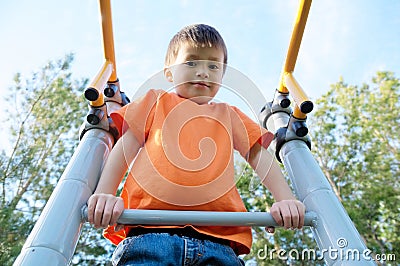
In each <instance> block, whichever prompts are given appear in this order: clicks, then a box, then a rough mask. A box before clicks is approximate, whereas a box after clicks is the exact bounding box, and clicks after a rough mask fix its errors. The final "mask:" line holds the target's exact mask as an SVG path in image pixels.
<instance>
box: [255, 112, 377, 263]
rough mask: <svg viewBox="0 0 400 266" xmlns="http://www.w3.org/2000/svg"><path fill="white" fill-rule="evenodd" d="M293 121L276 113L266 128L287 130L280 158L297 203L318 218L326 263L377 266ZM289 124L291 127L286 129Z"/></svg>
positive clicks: (317, 235) (317, 232) (315, 230)
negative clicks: (297, 135) (297, 131)
mask: <svg viewBox="0 0 400 266" xmlns="http://www.w3.org/2000/svg"><path fill="white" fill-rule="evenodd" d="M272 109H273V108H272ZM267 111H268V110H267ZM264 115H265V114H264ZM285 116H286V117H287V119H285V118H284V117H285ZM261 117H262V115H261V116H260V118H261ZM267 117H268V116H267ZM292 119H294V118H293V117H291V118H290V120H289V114H287V113H286V112H275V113H272V114H270V115H269V117H268V120H272V121H268V122H265V121H264V125H267V126H269V128H268V129H269V130H271V131H273V132H275V131H276V130H278V129H279V128H281V127H288V128H287V133H286V136H285V138H286V142H285V143H284V144H283V145H282V146H281V149H280V150H279V156H280V158H281V160H282V162H283V164H284V166H285V169H286V170H287V172H288V174H289V177H290V179H291V182H292V184H293V188H294V190H295V193H296V195H297V197H298V199H299V200H301V201H302V202H303V203H304V204H305V206H306V209H307V211H310V212H313V213H315V214H316V215H317V223H316V225H315V226H314V227H313V228H312V230H313V233H314V236H315V239H316V241H317V244H318V246H319V248H320V252H321V253H322V254H323V256H324V259H325V261H326V263H327V264H328V265H376V264H375V263H374V262H373V260H372V258H370V257H369V255H370V254H371V253H370V250H368V249H367V247H366V246H365V243H364V241H363V240H362V239H361V236H360V235H359V233H358V231H357V229H356V228H355V226H354V224H353V222H352V221H351V219H350V217H349V216H348V214H347V212H346V211H345V209H344V208H343V206H342V204H341V203H340V201H339V199H338V198H337V197H336V195H335V194H334V192H333V190H332V187H331V186H330V184H329V182H328V181H327V179H326V177H325V175H324V173H323V172H322V170H321V169H320V167H319V165H318V163H317V162H316V160H315V159H314V157H313V155H312V153H311V151H310V149H309V147H308V146H307V144H306V142H305V141H304V140H302V138H297V137H296V136H295V133H294V132H293V131H292V129H291V127H290V124H291V123H292V122H293V121H291V120H292ZM286 121H288V124H286V125H283V124H284V123H286Z"/></svg>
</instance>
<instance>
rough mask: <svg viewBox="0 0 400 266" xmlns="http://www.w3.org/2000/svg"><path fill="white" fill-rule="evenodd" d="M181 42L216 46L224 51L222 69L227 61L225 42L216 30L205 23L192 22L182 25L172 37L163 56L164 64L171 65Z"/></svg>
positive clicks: (195, 45) (200, 45) (201, 45)
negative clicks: (191, 23)
mask: <svg viewBox="0 0 400 266" xmlns="http://www.w3.org/2000/svg"><path fill="white" fill-rule="evenodd" d="M183 44H189V45H191V46H193V47H216V48H218V49H221V50H222V51H223V53H224V61H223V63H224V69H225V65H226V64H227V62H228V52H227V49H226V46H225V42H224V40H223V39H222V37H221V35H220V34H219V33H218V31H217V30H216V29H215V28H213V27H211V26H209V25H205V24H193V25H189V26H186V27H184V28H183V29H181V30H180V31H179V32H178V33H176V34H175V35H174V37H172V39H171V41H170V43H169V45H168V50H167V54H166V56H165V66H171V65H172V64H173V63H174V62H175V60H176V57H177V55H178V52H179V48H180V47H181V46H182V45H183Z"/></svg>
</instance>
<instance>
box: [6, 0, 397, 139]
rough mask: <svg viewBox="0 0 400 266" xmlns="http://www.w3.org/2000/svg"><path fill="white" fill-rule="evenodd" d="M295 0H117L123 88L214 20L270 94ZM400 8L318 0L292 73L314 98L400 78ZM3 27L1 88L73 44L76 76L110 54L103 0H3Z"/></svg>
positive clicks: (379, 0)
mask: <svg viewBox="0 0 400 266" xmlns="http://www.w3.org/2000/svg"><path fill="white" fill-rule="evenodd" d="M297 7H298V1H296V0H254V1H244V0H243V1H239V0H231V1H228V0H224V1H218V0H203V1H190V0H165V1H161V0H157V1H147V0H141V1H139V0H113V1H112V11H113V23H114V25H113V26H114V38H115V49H116V62H117V73H118V77H119V79H120V81H121V86H122V90H124V91H126V92H127V94H128V96H132V95H133V94H134V92H135V90H136V89H137V88H138V87H139V86H140V85H141V84H142V83H143V82H144V81H145V80H146V79H148V78H149V77H151V76H152V75H153V74H155V73H157V72H159V71H161V70H162V67H163V60H164V55H165V50H166V47H167V45H168V42H169V40H170V38H171V37H172V35H173V34H175V33H176V32H177V31H178V30H180V29H181V28H182V27H183V26H185V25H188V24H193V23H206V24H210V25H212V26H214V27H216V28H217V29H218V30H219V32H220V33H221V35H222V36H223V37H224V39H225V42H226V44H227V46H228V53H229V65H230V66H231V67H233V68H235V69H237V70H239V71H241V72H242V73H243V74H244V75H245V76H247V77H248V78H249V79H250V80H252V81H253V82H254V83H255V84H256V86H257V87H258V88H259V89H260V90H262V91H263V93H264V95H266V97H267V98H268V97H269V98H272V96H273V93H274V90H275V88H276V87H277V85H278V81H279V75H280V72H281V69H282V64H283V61H284V58H285V55H286V51H287V47H288V44H289V39H290V35H291V30H292V25H293V22H294V18H295V15H296V12H297ZM399 14H400V1H398V0H351V1H348V0H335V1H333V0H318V1H313V3H312V6H311V11H310V14H309V18H308V22H307V26H306V30H305V33H304V37H303V42H302V45H301V48H300V53H299V57H298V61H297V64H296V69H295V72H294V75H295V77H296V78H297V80H298V81H299V82H300V84H301V85H302V87H303V88H304V90H305V91H306V92H307V94H308V95H309V96H310V97H311V99H312V100H315V99H316V98H318V97H320V96H321V95H322V94H323V93H324V92H326V91H327V90H328V89H329V85H330V84H332V83H335V82H336V81H338V80H339V78H340V77H341V76H342V77H343V78H344V80H345V81H346V82H348V83H352V84H361V83H362V82H369V81H370V79H371V77H372V76H373V74H374V73H375V72H376V71H378V70H391V71H394V72H395V73H396V75H397V76H398V75H399V72H400V71H399V70H400V16H399ZM0 25H1V27H0V35H1V36H2V41H1V43H0V47H1V50H2V51H3V53H2V59H1V61H0V72H1V79H0V92H1V93H3V92H4V91H5V90H6V89H7V88H8V87H9V86H10V85H11V84H12V77H13V75H14V74H15V73H16V72H21V73H22V74H24V75H29V74H30V73H31V72H32V71H35V70H37V69H39V68H40V67H41V66H43V65H44V64H45V63H46V62H47V61H48V60H50V59H57V58H61V57H63V56H64V55H65V54H66V53H69V52H73V53H75V61H74V65H73V71H74V75H75V76H76V77H89V78H91V77H93V76H94V75H95V74H96V73H97V70H98V69H99V67H100V66H101V64H102V62H103V50H102V41H101V32H100V18H99V8H98V1H96V0H84V1H82V0H69V1H51V0H37V1H30V0H18V1H16V0H2V1H1V2H0ZM0 101H3V100H2V99H0ZM0 105H1V106H4V104H3V103H1V104H0ZM2 120H4V119H2ZM1 131H3V128H2V130H1ZM1 131H0V134H1ZM4 141H7V140H5V139H4V138H1V142H4Z"/></svg>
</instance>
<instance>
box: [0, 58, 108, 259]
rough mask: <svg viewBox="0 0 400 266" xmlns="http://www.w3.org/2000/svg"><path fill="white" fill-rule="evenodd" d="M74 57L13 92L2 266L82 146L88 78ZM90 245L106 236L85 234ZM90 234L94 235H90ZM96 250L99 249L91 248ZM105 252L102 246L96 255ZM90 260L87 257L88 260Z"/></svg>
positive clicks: (2, 156) (3, 171)
mask: <svg viewBox="0 0 400 266" xmlns="http://www.w3.org/2000/svg"><path fill="white" fill-rule="evenodd" d="M72 61H73V55H72V54H69V55H66V56H65V58H63V59H60V60H57V61H52V62H49V63H48V64H46V65H45V66H44V67H43V68H42V69H41V70H40V71H38V72H36V73H33V74H32V76H30V77H27V78H25V77H23V76H22V75H21V74H16V75H15V78H14V85H13V86H12V87H11V88H10V89H9V90H8V91H9V95H8V96H7V98H6V101H7V103H8V104H9V106H8V108H7V110H6V117H7V118H8V119H7V120H8V121H5V123H6V124H7V125H10V130H9V133H10V139H9V140H10V142H11V143H12V145H11V147H12V148H11V150H10V151H4V150H2V151H1V153H0V189H1V190H0V191H1V196H0V223H1V225H2V226H1V228H0V264H1V265H11V264H12V263H13V261H14V260H15V259H16V257H17V256H18V254H19V252H20V250H21V247H22V245H23V244H24V242H25V240H26V238H27V236H28V235H29V233H30V231H31V229H32V228H33V225H34V224H35V222H36V220H37V218H38V216H39V215H40V213H41V211H42V209H43V207H44V205H45V204H46V202H47V200H48V198H49V197H50V195H51V193H52V191H53V189H54V187H55V185H56V183H57V181H58V180H59V178H60V177H61V175H62V172H63V171H64V168H65V167H66V165H67V163H68V162H69V159H70V158H71V156H72V154H73V152H74V149H75V148H76V146H77V144H78V128H79V126H80V125H81V124H82V122H83V119H84V117H85V113H86V112H87V107H86V103H85V100H84V98H83V97H82V92H83V89H84V88H85V86H86V84H87V80H86V79H73V78H72V74H71V70H70V67H71V63H72ZM86 231H87V232H86V233H85V237H82V238H81V241H80V243H79V246H80V247H84V248H83V249H82V250H81V251H80V252H81V254H80V257H81V258H82V257H83V259H81V261H82V260H88V261H91V260H90V258H89V257H85V254H82V252H83V253H85V250H88V249H90V246H89V245H84V243H85V241H87V240H88V239H90V242H91V243H93V242H94V241H93V240H94V239H97V242H98V241H100V240H98V239H99V236H100V235H101V234H93V231H90V230H86ZM89 236H90V237H89ZM90 252H93V253H94V254H96V253H95V252H94V250H90ZM99 253H100V254H104V253H106V250H105V249H104V248H101V246H100V248H97V254H99ZM85 258H86V259H85Z"/></svg>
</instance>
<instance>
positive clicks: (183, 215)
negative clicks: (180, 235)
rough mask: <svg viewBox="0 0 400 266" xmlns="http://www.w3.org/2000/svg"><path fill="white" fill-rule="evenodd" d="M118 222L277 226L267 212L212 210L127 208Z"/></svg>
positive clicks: (311, 222) (311, 219) (309, 222)
mask: <svg viewBox="0 0 400 266" xmlns="http://www.w3.org/2000/svg"><path fill="white" fill-rule="evenodd" d="M82 219H83V220H85V221H87V207H86V206H85V207H84V208H83V209H82ZM118 223H119V224H129V225H188V224H190V225H197V226H274V227H279V225H278V224H277V223H276V222H275V220H274V218H272V215H271V214H270V213H268V212H215V211H214V212H213V211H170V210H132V209H130V210H128V209H126V210H125V211H124V212H123V213H122V215H121V217H120V218H119V219H118ZM304 224H305V225H306V226H315V225H316V224H317V217H316V215H315V214H314V213H312V212H311V213H307V214H306V216H305V219H304Z"/></svg>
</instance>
